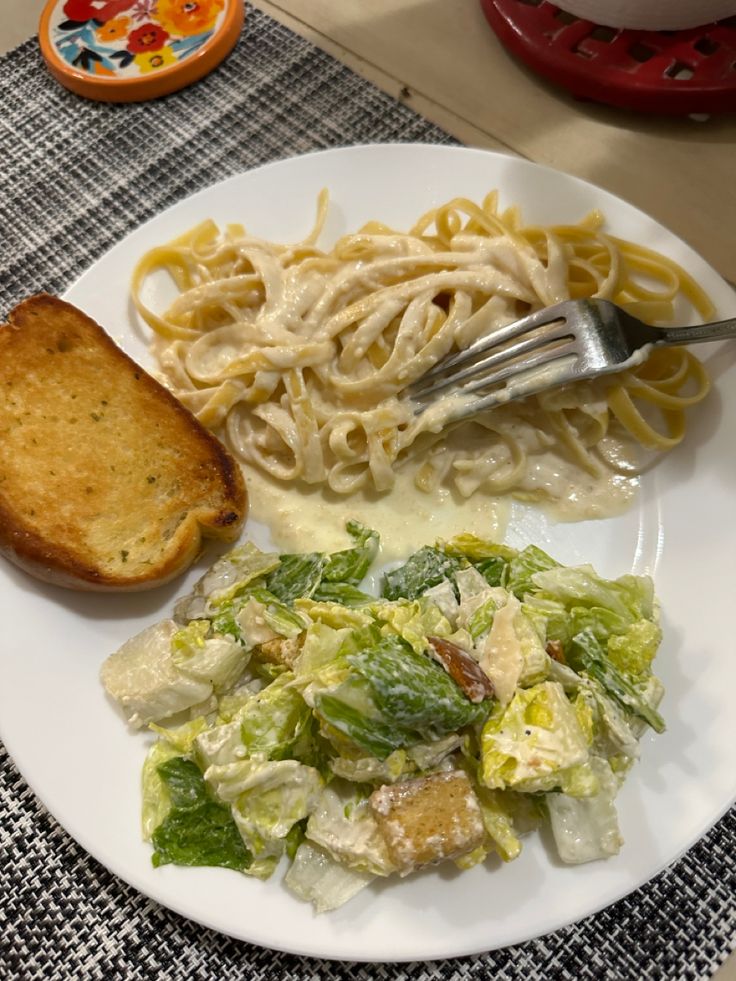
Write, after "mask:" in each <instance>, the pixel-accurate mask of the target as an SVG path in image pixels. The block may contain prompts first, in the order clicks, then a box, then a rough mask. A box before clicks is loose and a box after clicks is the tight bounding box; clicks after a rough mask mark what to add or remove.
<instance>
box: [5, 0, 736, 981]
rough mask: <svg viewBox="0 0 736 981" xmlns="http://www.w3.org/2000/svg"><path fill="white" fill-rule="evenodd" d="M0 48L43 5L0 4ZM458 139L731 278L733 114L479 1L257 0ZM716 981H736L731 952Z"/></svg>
mask: <svg viewBox="0 0 736 981" xmlns="http://www.w3.org/2000/svg"><path fill="white" fill-rule="evenodd" d="M0 4H1V5H2V8H3V10H2V15H0V53H2V52H4V51H7V50H9V49H11V48H12V47H14V46H15V45H16V44H19V43H20V42H21V41H23V40H25V39H26V38H28V37H30V36H31V35H32V34H33V33H35V30H36V25H37V22H38V16H39V13H40V10H41V8H42V7H43V5H44V0H0ZM254 5H255V6H256V7H259V8H260V9H262V10H264V11H266V12H267V13H268V14H270V15H271V16H272V17H274V18H276V19H277V20H279V21H281V22H283V23H284V24H286V25H287V26H288V27H290V28H291V29H292V30H294V31H296V32H297V33H299V34H302V35H304V36H306V37H308V38H309V39H310V40H312V41H313V42H314V43H315V44H317V45H318V46H319V47H321V48H324V49H325V50H326V51H328V52H329V53H330V54H332V55H334V56H335V57H337V58H338V59H340V60H341V61H343V62H344V63H346V64H347V65H349V66H350V67H351V68H352V69H353V70H355V71H356V72H358V73H359V74H361V75H363V76H365V77H367V78H369V79H370V80H371V81H373V82H374V83H376V84H377V85H378V86H379V87H380V88H382V89H385V90H386V91H388V92H390V93H391V94H392V95H394V96H395V97H396V98H399V99H401V100H402V101H405V102H406V103H408V104H409V105H410V106H412V107H413V108H414V109H415V110H416V111H417V112H419V113H421V114H422V115H423V116H425V117H427V118H428V119H431V120H432V121H433V122H435V123H437V124H438V125H439V126H441V127H443V128H444V129H445V130H446V131H447V132H449V133H452V134H453V135H454V136H456V137H457V138H458V139H459V140H460V141H461V142H463V143H466V144H468V145H471V146H477V147H488V148H492V149H497V150H503V151H506V152H511V153H515V154H518V155H520V156H522V157H526V158H528V159H529V160H534V161H536V162H538V163H543V164H547V165H549V166H551V167H556V168H557V169H559V170H563V171H566V172H567V173H569V174H575V175H576V176H578V177H582V178H584V179H586V180H590V181H593V182H594V183H596V184H598V185H600V186H601V187H604V188H606V189H607V190H609V191H612V192H614V193H615V194H618V195H620V196H621V197H623V198H626V199H627V200H629V201H631V202H632V203H633V204H635V205H637V206H638V207H639V208H641V209H642V210H644V211H646V212H648V213H649V214H650V215H652V216H653V217H654V218H656V219H658V220H659V221H661V222H662V223H663V224H665V225H667V226H668V227H669V228H671V229H672V230H673V231H674V232H676V233H677V234H678V235H680V237H681V238H683V239H685V240H686V241H688V242H689V243H690V244H691V245H692V246H693V247H694V248H695V249H697V251H698V252H700V253H701V254H702V255H703V256H704V258H705V259H707V260H708V262H710V263H711V265H713V266H714V267H715V268H716V269H717V270H718V271H719V272H720V273H721V274H722V275H723V276H724V277H726V278H727V279H729V280H730V281H731V282H733V283H736V114H734V115H729V116H714V117H711V118H710V119H706V120H701V121H695V120H693V119H690V118H665V117H653V116H649V115H640V114H636V113H630V112H623V111H619V110H615V109H609V108H606V107H604V106H598V105H594V104H592V103H588V102H579V101H576V100H575V99H573V98H572V97H570V96H568V95H567V94H566V93H564V92H562V91H561V90H558V89H555V88H553V87H552V86H550V85H548V84H547V83H546V82H544V81H542V80H541V79H540V78H538V77H537V76H535V75H534V74H532V73H531V72H530V71H528V70H527V69H525V68H524V67H522V66H521V65H520V64H519V63H518V62H517V61H515V60H514V59H513V58H512V57H511V56H510V55H509V54H508V53H507V52H506V51H505V50H504V48H503V47H502V45H501V44H500V43H499V41H498V40H497V39H496V37H495V35H494V34H493V32H492V31H491V29H490V28H489V26H488V24H487V22H486V20H485V17H484V16H483V13H482V10H481V7H480V3H479V2H478V0H254ZM716 978H717V981H736V954H735V955H732V957H731V958H729V960H728V961H727V962H726V964H725V965H724V966H723V967H722V968H721V969H720V970H719V971H718V973H717V975H716Z"/></svg>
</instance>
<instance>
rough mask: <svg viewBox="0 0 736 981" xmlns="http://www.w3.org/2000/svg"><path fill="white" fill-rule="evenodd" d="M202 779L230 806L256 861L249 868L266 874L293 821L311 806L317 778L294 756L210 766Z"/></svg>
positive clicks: (318, 787) (281, 849)
mask: <svg viewBox="0 0 736 981" xmlns="http://www.w3.org/2000/svg"><path fill="white" fill-rule="evenodd" d="M204 776H205V780H206V781H207V783H208V784H209V786H210V787H211V788H212V790H213V791H214V793H215V796H216V797H217V799H218V800H220V801H222V802H223V803H225V804H231V805H232V816H233V819H234V821H235V824H236V825H237V827H238V830H239V831H240V834H241V836H242V838H243V841H244V842H245V844H246V846H247V847H248V850H249V851H250V852H251V854H252V855H253V858H254V859H255V860H257V862H258V863H260V864H259V865H257V866H256V867H255V868H254V869H251V870H250V871H251V873H254V872H255V874H258V875H263V876H267V875H268V874H270V872H272V871H273V869H274V868H275V864H276V862H277V861H278V859H279V858H280V856H281V855H282V854H283V852H284V849H285V845H286V843H285V838H286V836H287V835H288V833H289V832H290V831H291V829H292V828H293V826H294V825H295V824H296V823H297V822H298V821H301V820H302V819H303V818H305V817H307V815H308V814H309V813H310V812H311V811H312V809H313V808H314V804H315V802H316V800H317V796H318V794H319V792H320V790H321V789H322V778H321V777H320V775H319V773H318V772H317V770H315V769H314V768H313V767H309V766H304V765H303V764H302V763H298V762H297V761H296V760H275V761H268V762H260V761H258V760H253V759H244V760H239V761H237V762H234V763H227V764H225V765H222V766H220V765H215V766H210V767H208V768H207V770H206V771H205V775H204Z"/></svg>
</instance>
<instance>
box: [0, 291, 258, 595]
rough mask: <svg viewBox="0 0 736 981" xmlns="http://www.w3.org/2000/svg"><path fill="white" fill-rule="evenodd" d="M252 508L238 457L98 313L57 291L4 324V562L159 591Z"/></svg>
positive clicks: (0, 388) (71, 583)
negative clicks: (124, 346) (122, 344)
mask: <svg viewBox="0 0 736 981" xmlns="http://www.w3.org/2000/svg"><path fill="white" fill-rule="evenodd" d="M246 512H247V494H246V489H245V484H244V481H243V477H242V474H241V472H240V468H239V466H238V464H237V463H236V462H235V460H234V459H233V458H232V457H231V456H230V454H229V453H228V452H227V450H225V448H224V447H223V446H222V444H221V443H220V442H219V441H218V440H217V439H216V438H215V437H214V436H213V435H212V434H211V433H209V432H208V431H207V430H206V429H205V428H204V427H203V426H202V425H201V424H200V423H199V422H198V421H197V419H196V418H195V417H194V416H193V415H192V414H191V413H190V412H189V411H188V409H186V408H184V406H183V405H181V404H180V403H179V402H178V401H177V399H175V398H174V396H173V395H172V394H171V393H170V392H168V391H167V390H166V389H165V388H164V387H163V386H162V385H160V384H159V383H158V382H157V381H155V380H154V379H153V378H151V376H150V375H148V374H146V372H145V371H144V370H143V369H142V368H140V367H139V366H138V365H137V364H136V363H135V362H134V361H132V360H131V358H129V357H128V356H127V355H126V354H125V353H124V352H123V351H121V350H120V348H118V347H117V346H116V344H115V343H114V342H113V341H112V340H111V338H110V337H109V336H108V335H107V334H106V333H105V331H104V330H103V329H102V327H100V326H99V325H98V324H96V323H95V322H94V321H93V320H91V319H90V318H89V317H87V316H86V315H85V314H84V313H82V312H81V311H80V310H78V309H76V307H74V306H72V305H71V304H69V303H65V302H64V301H63V300H59V299H57V298H55V297H52V296H48V295H45V294H43V295H40V296H34V297H32V298H30V299H28V300H25V301H24V302H23V303H21V304H20V305H19V306H17V307H16V308H15V309H14V310H13V311H12V312H11V313H10V316H9V317H8V323H7V324H3V325H0V554H2V555H4V556H6V557H7V558H9V559H11V560H12V561H13V562H15V563H17V564H18V565H19V566H21V567H22V568H24V569H25V570H26V571H27V572H30V573H31V574H32V575H34V576H36V577H38V578H39V579H44V580H46V581H48V582H53V583H56V584H58V585H62V586H68V587H71V588H76V589H96V590H140V589H149V588H151V587H153V586H157V585H160V584H161V583H164V582H166V581H168V580H169V579H172V578H174V577H175V576H177V575H178V574H179V573H181V572H183V571H184V570H185V569H186V568H187V567H188V566H189V565H190V564H191V563H192V562H193V561H194V559H195V558H196V557H197V555H198V554H199V553H200V551H201V548H202V537H203V536H212V537H214V538H218V539H222V540H225V541H232V540H234V539H235V538H237V536H238V533H239V531H240V529H241V526H242V524H243V521H244V518H245V515H246Z"/></svg>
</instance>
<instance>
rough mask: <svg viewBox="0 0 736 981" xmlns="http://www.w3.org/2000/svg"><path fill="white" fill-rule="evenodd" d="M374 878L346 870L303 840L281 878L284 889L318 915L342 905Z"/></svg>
mask: <svg viewBox="0 0 736 981" xmlns="http://www.w3.org/2000/svg"><path fill="white" fill-rule="evenodd" d="M374 878H375V877H374V876H373V875H371V873H370V872H359V871H357V870H355V869H350V868H346V866H344V865H341V864H340V862H338V861H336V860H335V859H334V858H332V856H331V855H330V854H329V853H328V852H326V851H325V850H324V849H323V848H318V847H316V846H315V845H312V844H310V842H308V841H303V842H302V843H301V845H300V846H299V848H298V849H297V852H296V855H295V856H294V861H293V862H292V864H291V867H290V869H289V871H288V872H287V873H286V876H285V877H284V883H285V885H286V886H287V888H288V889H289V890H290V891H291V892H293V893H294V895H295V896H298V898H299V899H303V900H304V901H305V902H307V903H312V905H313V906H314V909H315V911H316V912H317V913H328V912H329V911H330V910H333V909H337V908H338V907H339V906H343V905H344V904H345V903H347V902H348V901H349V900H351V899H352V898H353V896H355V895H357V893H359V892H360V890H361V889H364V888H365V887H366V886H367V885H368V884H369V883H370V882H371V881H372V880H373V879H374Z"/></svg>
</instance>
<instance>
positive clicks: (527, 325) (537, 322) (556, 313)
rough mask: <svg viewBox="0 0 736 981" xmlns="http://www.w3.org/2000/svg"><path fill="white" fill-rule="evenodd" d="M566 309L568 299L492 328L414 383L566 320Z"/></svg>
mask: <svg viewBox="0 0 736 981" xmlns="http://www.w3.org/2000/svg"><path fill="white" fill-rule="evenodd" d="M568 310H569V301H565V302H563V303H556V304H555V305H554V306H551V307H545V308H544V309H542V310H537V311H535V312H534V313H530V314H528V315H527V316H526V317H522V318H521V320H514V321H513V322H512V323H510V324H506V326H504V327H499V328H498V330H494V331H493V332H492V333H490V334H488V335H486V336H485V337H481V338H480V339H479V340H477V341H475V343H474V344H471V345H470V347H467V348H465V350H464V351H460V352H458V353H457V354H454V355H453V356H452V357H450V358H445V359H444V360H443V361H439V362H438V363H437V364H436V365H435V366H434V367H433V368H430V369H429V371H427V372H426V373H425V374H424V375H423V376H422V377H421V379H419V380H418V382H417V383H415V384H420V387H421V386H422V385H423V383H424V382H425V380H427V379H431V378H436V377H437V376H438V375H441V374H444V373H445V372H446V371H452V370H454V369H455V368H463V367H465V365H466V364H468V363H470V362H471V361H474V360H475V359H476V358H477V357H478V355H479V354H485V352H486V351H488V350H489V349H491V348H494V347H497V346H498V345H499V344H504V343H505V342H506V341H511V340H513V339H514V338H515V337H518V336H520V335H521V334H526V333H528V331H530V330H534V329H535V328H536V327H542V326H544V324H551V323H553V322H554V321H555V320H562V321H566V319H567V312H568ZM410 389H411V386H410Z"/></svg>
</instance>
